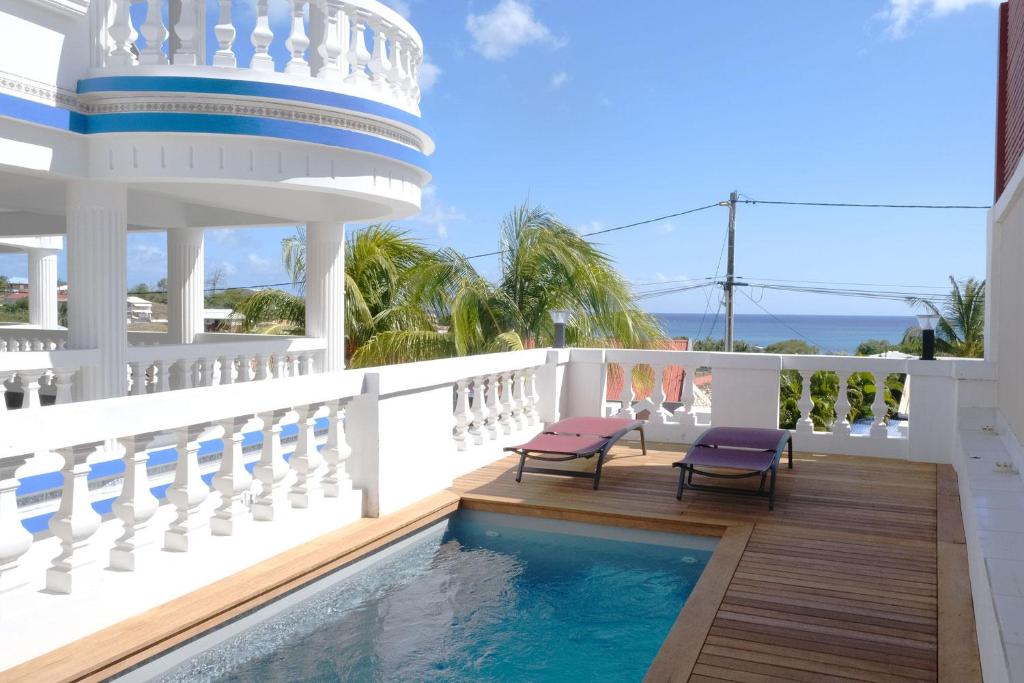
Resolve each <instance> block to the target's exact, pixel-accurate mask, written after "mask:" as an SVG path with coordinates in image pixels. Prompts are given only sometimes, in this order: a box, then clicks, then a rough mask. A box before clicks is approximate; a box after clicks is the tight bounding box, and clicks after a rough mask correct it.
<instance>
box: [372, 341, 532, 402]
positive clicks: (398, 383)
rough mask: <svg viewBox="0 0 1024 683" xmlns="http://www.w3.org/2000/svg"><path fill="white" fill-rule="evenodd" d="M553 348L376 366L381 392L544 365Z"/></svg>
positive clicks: (452, 381) (436, 385)
mask: <svg viewBox="0 0 1024 683" xmlns="http://www.w3.org/2000/svg"><path fill="white" fill-rule="evenodd" d="M549 351H550V349H528V350H525V351H508V352H504V353H485V354H479V355H475V356H460V357H457V358H441V359H438V360H428V361H420V362H418V363H404V364H399V365H385V366H381V367H376V368H372V371H373V372H374V373H376V374H377V375H379V377H380V386H379V392H380V394H381V395H388V394H396V393H400V392H403V391H410V390H413V389H427V388H431V387H439V386H444V385H446V384H452V383H454V382H457V381H459V380H462V379H466V378H467V377H483V376H488V375H493V374H496V373H501V372H508V371H510V370H523V369H526V368H532V367H537V366H540V365H544V364H545V363H546V362H547V357H548V352H549Z"/></svg>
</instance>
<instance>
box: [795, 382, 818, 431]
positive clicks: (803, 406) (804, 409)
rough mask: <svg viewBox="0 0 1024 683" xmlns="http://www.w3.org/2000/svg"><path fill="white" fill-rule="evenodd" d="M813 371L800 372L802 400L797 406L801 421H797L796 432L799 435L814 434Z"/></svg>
mask: <svg viewBox="0 0 1024 683" xmlns="http://www.w3.org/2000/svg"><path fill="white" fill-rule="evenodd" d="M812 374H813V373H812V371H811V370H803V371H801V372H800V384H801V387H802V388H801V389H800V400H799V401H798V402H797V406H798V407H799V408H800V419H799V420H797V421H796V432H797V433H798V434H811V433H813V432H814V419H813V418H812V417H811V411H812V410H814V401H813V400H812V399H811V376H812Z"/></svg>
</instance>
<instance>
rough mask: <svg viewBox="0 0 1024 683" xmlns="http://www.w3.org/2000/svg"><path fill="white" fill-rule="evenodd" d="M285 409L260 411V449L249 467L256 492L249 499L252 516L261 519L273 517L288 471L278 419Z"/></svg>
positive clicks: (286, 411) (284, 412) (268, 519)
mask: <svg viewBox="0 0 1024 683" xmlns="http://www.w3.org/2000/svg"><path fill="white" fill-rule="evenodd" d="M288 412H289V410H288V409H287V408H282V409H278V410H270V411H267V412H265V413H260V414H259V418H260V420H261V421H262V422H263V450H262V452H261V453H260V461H259V463H258V464H257V465H256V468H255V469H254V470H253V473H254V474H255V475H256V479H257V480H258V481H259V482H260V490H259V493H257V494H256V500H255V501H254V502H253V506H252V515H253V517H254V518H256V519H258V520H260V521H261V522H270V521H273V519H274V506H275V504H276V502H277V501H276V499H277V498H278V492H279V491H280V488H281V482H282V481H283V480H284V477H285V475H286V474H288V463H286V462H285V460H284V450H283V449H282V446H281V421H282V420H284V418H285V416H286V415H287V414H288Z"/></svg>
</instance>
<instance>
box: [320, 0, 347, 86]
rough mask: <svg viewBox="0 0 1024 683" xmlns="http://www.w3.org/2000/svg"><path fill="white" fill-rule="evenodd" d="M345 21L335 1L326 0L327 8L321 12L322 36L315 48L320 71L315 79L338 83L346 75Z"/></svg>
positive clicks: (344, 16)
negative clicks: (319, 62)
mask: <svg viewBox="0 0 1024 683" xmlns="http://www.w3.org/2000/svg"><path fill="white" fill-rule="evenodd" d="M346 19H347V17H346V15H345V13H344V12H342V11H341V8H340V6H339V5H338V2H337V1H336V0H328V2H327V7H326V8H325V10H324V12H323V21H324V36H323V40H322V41H321V43H320V46H319V47H318V48H317V51H318V53H319V54H320V61H321V64H320V69H319V70H318V71H317V72H316V77H317V78H322V79H324V80H327V81H340V80H342V79H343V78H344V77H345V76H346V75H348V74H347V73H346V71H347V66H348V65H347V63H346V62H345V56H344V53H345V45H344V43H345V42H346V41H345V39H344V38H343V36H344V35H345V33H344V31H345V29H346V28H347V27H345V26H344V25H343V24H344V23H345V20H346Z"/></svg>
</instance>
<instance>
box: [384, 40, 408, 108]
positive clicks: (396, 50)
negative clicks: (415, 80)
mask: <svg viewBox="0 0 1024 683" xmlns="http://www.w3.org/2000/svg"><path fill="white" fill-rule="evenodd" d="M400 35H401V34H400V32H399V31H398V29H397V28H393V29H392V30H391V33H390V34H389V35H388V43H389V44H390V45H391V54H390V58H391V69H390V70H389V71H388V84H389V85H390V86H391V89H392V90H394V92H395V94H396V95H400V94H402V91H403V86H404V84H405V57H404V55H403V54H402V53H403V51H402V40H401V38H400Z"/></svg>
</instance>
